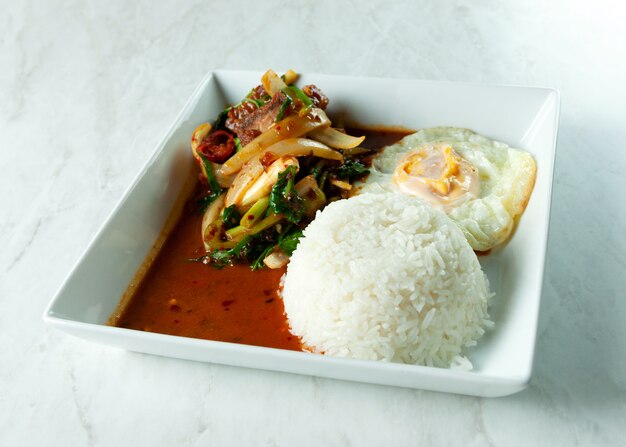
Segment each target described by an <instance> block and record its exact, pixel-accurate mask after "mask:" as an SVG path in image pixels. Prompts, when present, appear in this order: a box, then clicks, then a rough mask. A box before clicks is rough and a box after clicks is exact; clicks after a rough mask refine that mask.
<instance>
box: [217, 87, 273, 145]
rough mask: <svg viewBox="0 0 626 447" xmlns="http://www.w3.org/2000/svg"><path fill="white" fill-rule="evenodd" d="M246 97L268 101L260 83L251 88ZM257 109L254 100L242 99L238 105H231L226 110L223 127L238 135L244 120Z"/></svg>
mask: <svg viewBox="0 0 626 447" xmlns="http://www.w3.org/2000/svg"><path fill="white" fill-rule="evenodd" d="M246 98H250V99H253V100H256V101H263V102H267V101H269V95H268V94H267V92H266V91H265V89H264V88H263V86H262V85H257V86H256V87H255V88H253V89H252V91H250V93H249V94H248V96H246ZM258 109H259V106H258V105H257V104H255V103H254V102H252V101H246V100H244V101H242V102H241V103H239V105H238V106H236V107H233V108H232V109H230V110H229V111H228V118H227V119H226V123H225V127H226V128H227V129H228V130H230V131H231V132H234V133H235V134H237V135H239V133H240V132H241V130H242V125H243V122H244V120H245V119H246V118H247V117H248V116H249V115H251V114H252V113H254V112H256V111H257V110H258Z"/></svg>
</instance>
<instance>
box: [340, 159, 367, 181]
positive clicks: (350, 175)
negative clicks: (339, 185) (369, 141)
mask: <svg viewBox="0 0 626 447" xmlns="http://www.w3.org/2000/svg"><path fill="white" fill-rule="evenodd" d="M369 172H370V171H369V169H367V168H366V167H365V165H364V164H363V163H361V162H360V161H354V160H346V161H345V162H344V164H342V165H341V166H340V167H339V169H338V170H337V177H339V178H341V179H348V180H352V179H354V178H355V177H358V176H360V175H364V174H369Z"/></svg>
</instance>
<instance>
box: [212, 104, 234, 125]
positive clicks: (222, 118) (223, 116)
mask: <svg viewBox="0 0 626 447" xmlns="http://www.w3.org/2000/svg"><path fill="white" fill-rule="evenodd" d="M230 109H232V107H226V108H225V109H224V110H222V111H221V112H220V114H219V115H217V118H216V120H215V122H214V123H213V129H215V130H221V129H225V128H226V120H227V119H228V112H230Z"/></svg>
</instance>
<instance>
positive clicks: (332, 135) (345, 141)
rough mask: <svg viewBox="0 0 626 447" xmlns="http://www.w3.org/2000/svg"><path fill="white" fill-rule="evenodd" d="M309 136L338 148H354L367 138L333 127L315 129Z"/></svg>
mask: <svg viewBox="0 0 626 447" xmlns="http://www.w3.org/2000/svg"><path fill="white" fill-rule="evenodd" d="M309 137H311V138H313V139H314V140H316V141H319V142H321V143H324V144H326V145H328V146H330V147H334V148H336V149H352V148H354V147H357V146H358V145H359V144H361V143H362V142H363V141H364V140H365V137H364V136H363V137H353V136H352V135H348V134H345V133H343V132H340V131H338V130H337V129H333V128H332V127H327V128H325V129H315V130H313V131H311V132H309Z"/></svg>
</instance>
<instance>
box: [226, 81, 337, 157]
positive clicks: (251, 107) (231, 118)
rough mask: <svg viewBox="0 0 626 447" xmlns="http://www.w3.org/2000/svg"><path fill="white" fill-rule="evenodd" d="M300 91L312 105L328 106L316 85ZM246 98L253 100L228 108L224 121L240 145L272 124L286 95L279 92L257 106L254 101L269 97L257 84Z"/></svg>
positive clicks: (264, 99) (324, 96)
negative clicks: (263, 103)
mask: <svg viewBox="0 0 626 447" xmlns="http://www.w3.org/2000/svg"><path fill="white" fill-rule="evenodd" d="M302 91H303V92H304V94H305V95H307V96H308V97H309V98H310V99H311V101H313V106H314V107H319V108H320V109H325V108H326V107H327V106H328V97H327V96H326V95H325V94H324V93H323V92H322V91H321V90H320V89H319V88H318V87H317V86H315V85H312V84H311V85H306V86H304V88H303V89H302ZM247 98H248V99H252V100H254V101H246V100H244V101H242V102H241V103H240V104H239V105H238V106H237V107H233V108H232V109H230V110H229V111H228V118H227V120H226V123H225V127H226V128H227V129H228V130H230V131H231V132H233V133H234V134H236V135H237V137H238V138H239V141H240V143H241V145H242V146H245V145H246V144H248V143H249V142H250V141H252V140H254V139H255V138H256V137H257V136H259V135H260V134H262V133H263V132H265V131H266V130H267V129H268V128H269V127H270V126H271V125H272V124H274V122H275V121H276V117H277V116H278V114H279V112H280V109H281V107H282V105H283V103H284V102H285V100H286V95H285V94H284V93H282V92H279V93H277V94H276V95H274V97H273V98H272V99H271V100H270V101H269V102H267V103H266V104H265V105H263V106H262V107H259V106H258V105H257V104H256V103H255V101H258V100H261V101H267V98H269V95H268V94H267V92H266V91H265V89H264V88H263V86H261V85H259V86H257V87H255V88H254V89H253V90H252V91H251V92H250V94H249V95H248V96H247ZM293 107H294V106H293V105H292V106H290V107H289V109H288V110H286V111H285V113H284V116H287V115H288V114H289V113H290V112H292V109H293Z"/></svg>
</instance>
